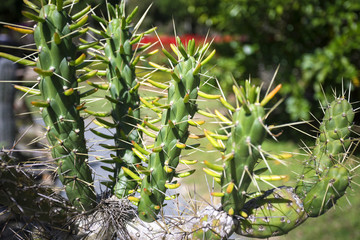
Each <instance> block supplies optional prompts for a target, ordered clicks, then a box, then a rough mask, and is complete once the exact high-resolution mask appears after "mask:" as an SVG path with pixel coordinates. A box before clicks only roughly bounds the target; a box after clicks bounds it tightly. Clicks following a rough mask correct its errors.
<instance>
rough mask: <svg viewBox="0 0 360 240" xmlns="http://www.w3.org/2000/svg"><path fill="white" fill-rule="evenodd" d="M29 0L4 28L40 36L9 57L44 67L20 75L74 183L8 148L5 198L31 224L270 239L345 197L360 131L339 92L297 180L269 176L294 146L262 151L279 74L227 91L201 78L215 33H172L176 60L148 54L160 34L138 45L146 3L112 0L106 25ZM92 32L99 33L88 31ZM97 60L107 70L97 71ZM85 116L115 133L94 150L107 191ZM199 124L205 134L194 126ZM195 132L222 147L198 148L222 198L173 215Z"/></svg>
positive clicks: (76, 233)
mask: <svg viewBox="0 0 360 240" xmlns="http://www.w3.org/2000/svg"><path fill="white" fill-rule="evenodd" d="M24 2H25V4H26V5H27V6H28V7H29V8H30V9H31V12H28V11H25V12H23V14H24V15H25V16H26V17H27V18H29V19H31V20H32V21H33V22H35V23H36V24H35V26H34V27H33V28H28V27H21V26H16V25H7V27H8V28H10V29H12V30H15V31H18V32H20V33H23V34H34V39H35V44H36V50H34V54H32V55H30V56H28V57H25V58H18V57H15V56H12V55H9V54H4V53H0V56H1V57H4V58H8V59H10V60H12V61H14V62H18V63H21V64H24V65H27V66H29V67H31V68H32V69H33V70H34V71H35V72H36V73H37V74H38V75H39V78H38V82H37V83H36V84H35V86H34V87H32V88H29V87H24V86H19V85H16V86H15V87H16V88H17V89H19V90H21V91H23V92H25V93H26V95H32V96H35V97H37V98H41V99H40V100H36V101H33V102H32V104H33V105H34V107H38V108H39V112H41V114H42V117H43V120H44V123H45V128H46V137H47V140H48V143H49V150H50V152H51V155H52V158H53V160H54V161H51V162H50V161H49V162H47V163H43V164H44V165H46V164H48V166H46V168H48V169H54V168H56V173H54V175H56V176H57V177H58V178H59V180H60V181H61V182H62V184H63V185H64V189H65V192H66V195H67V199H66V198H64V197H61V196H60V194H59V193H58V191H57V190H58V189H57V188H55V187H54V186H46V185H44V184H43V183H41V182H38V180H37V179H36V175H35V174H33V173H31V172H30V170H33V169H34V168H35V166H36V165H37V163H35V164H33V163H25V162H22V161H21V160H15V159H12V158H10V157H9V156H8V155H7V154H4V155H2V157H1V164H0V187H1V188H0V204H2V205H4V206H5V207H6V210H5V211H6V212H10V213H12V214H14V215H16V216H21V217H24V218H25V219H27V220H26V221H27V222H31V224H30V225H29V226H30V228H31V229H30V230H29V231H28V230H26V231H28V232H27V236H29V237H39V236H44V235H46V234H47V233H48V231H55V229H62V230H63V233H65V234H66V236H65V235H59V236H56V237H58V238H61V237H62V238H63V239H64V238H67V237H69V236H70V235H72V236H71V237H77V238H83V239H115V238H121V239H131V238H133V239H184V238H185V239H186V238H189V239H227V238H229V237H231V236H232V234H234V233H237V234H239V235H243V236H247V237H257V238H269V237H272V236H279V235H283V234H286V233H288V232H289V231H291V230H293V229H294V228H296V227H298V226H299V225H300V224H301V223H303V222H304V221H305V220H306V219H307V218H308V217H318V216H320V215H322V214H324V213H326V212H327V211H328V210H329V209H331V208H332V207H333V206H334V205H335V204H336V201H337V200H338V199H339V198H341V197H342V196H343V195H345V193H346V190H347V189H348V188H349V186H350V183H351V179H352V176H353V175H354V174H353V171H354V170H355V169H356V166H355V167H354V166H352V164H354V162H355V161H352V159H351V158H352V154H353V153H354V151H355V148H356V147H357V145H358V138H357V135H356V133H355V131H354V129H353V127H354V125H353V120H354V110H353V108H352V105H351V104H350V103H349V100H348V99H346V98H345V97H344V95H345V93H344V92H342V93H341V95H340V97H335V99H334V100H333V101H332V102H329V103H327V104H326V106H324V107H323V110H324V117H323V119H322V120H321V122H320V121H319V124H320V127H319V129H317V132H318V134H317V135H318V136H316V137H315V138H316V140H315V144H314V146H306V147H304V149H305V150H306V151H307V157H306V160H305V161H304V163H303V169H302V172H301V173H300V174H299V179H298V181H297V183H296V185H295V186H276V185H275V184H274V183H272V182H273V181H277V180H281V179H285V178H287V176H286V175H279V174H276V172H274V171H273V170H272V169H271V162H270V161H274V160H276V161H279V162H282V161H283V160H284V159H286V158H288V157H289V154H288V153H285V154H284V153H272V152H267V151H264V150H263V148H262V144H263V142H264V141H265V139H266V138H267V137H268V136H270V137H272V138H275V139H276V137H277V136H276V135H275V134H273V133H272V131H274V129H276V128H277V127H276V126H271V125H269V123H267V117H268V115H269V114H270V113H271V112H272V111H273V110H274V108H276V106H277V104H276V103H275V104H274V103H273V102H274V101H273V100H272V99H273V98H274V97H275V95H276V93H277V92H279V91H280V89H281V85H278V86H276V87H275V88H274V89H272V86H271V85H272V82H271V84H270V86H269V87H268V89H267V91H265V94H264V91H262V89H261V87H260V86H256V85H252V83H251V81H249V80H246V81H244V83H243V84H239V85H238V84H235V85H234V86H233V91H232V93H231V94H230V95H229V96H234V100H233V101H232V100H231V97H227V96H226V97H225V95H224V94H223V93H222V91H220V92H221V94H208V93H205V92H202V91H200V90H199V89H200V87H201V85H202V84H205V83H204V82H206V81H203V80H202V79H203V78H207V77H208V76H206V74H205V73H206V64H207V63H208V62H209V60H210V59H211V58H212V57H214V55H215V51H212V52H210V51H209V48H210V44H209V43H204V45H202V46H198V45H197V44H195V41H194V40H190V41H189V42H187V43H183V42H182V41H181V40H180V38H176V40H177V41H176V42H177V44H176V45H171V49H172V53H170V52H168V51H167V50H166V49H164V48H163V49H162V53H163V54H164V55H165V56H166V58H167V59H168V62H169V67H165V66H160V65H158V64H156V63H153V62H147V60H146V58H147V57H148V56H151V55H153V54H155V53H156V52H157V50H155V51H152V52H150V53H148V51H147V50H149V49H150V48H151V47H152V45H151V44H142V43H141V39H142V38H143V37H144V36H145V35H146V34H149V33H151V32H153V31H154V30H155V28H153V29H150V30H148V31H146V32H144V33H138V30H139V26H140V23H141V22H142V20H143V19H144V17H145V14H144V15H143V17H141V20H140V22H139V23H137V24H134V23H132V19H133V17H134V15H135V14H136V12H137V9H135V10H133V11H132V12H131V13H130V14H129V15H127V14H126V9H125V1H122V2H121V3H120V4H119V5H115V6H113V5H111V4H107V14H108V16H107V18H102V17H99V16H96V15H92V17H93V19H94V20H96V21H97V22H98V23H99V26H100V27H99V28H93V27H88V22H87V21H88V15H89V14H90V13H92V12H93V11H92V10H93V9H92V8H91V6H87V7H86V8H84V9H83V10H81V11H80V12H78V13H75V14H73V15H70V14H69V11H68V10H70V9H71V6H72V4H73V1H61V0H57V1H49V2H48V3H45V1H40V2H30V1H28V0H25V1H24ZM134 25H135V26H134ZM83 34H87V38H86V39H90V38H93V39H94V41H88V40H85V39H82V38H79V36H81V35H83ZM75 40H78V41H75ZM75 42H78V43H79V44H75ZM32 56H37V57H36V58H35V59H34V58H32ZM140 62H143V63H144V65H145V66H151V67H150V68H149V67H144V66H143V67H142V68H143V69H146V70H148V71H149V74H147V75H145V76H143V77H140V76H139V75H138V74H137V71H136V68H137V66H138V64H139V63H140ZM99 64H101V65H102V66H106V71H104V70H103V69H98V66H99ZM155 71H162V72H165V73H166V74H167V76H168V80H169V81H166V82H161V83H160V82H156V81H153V80H152V79H151V73H153V72H155ZM94 78H96V79H98V80H100V82H97V81H96V80H94ZM85 82H86V83H87V85H88V86H87V87H89V86H90V90H88V91H85V92H84V91H82V90H81V88H82V85H81V84H83V83H85ZM139 89H141V91H139ZM271 89H272V90H271ZM95 92H97V94H100V96H101V97H100V99H101V101H103V102H104V103H105V104H109V105H110V106H111V110H110V112H104V111H98V110H97V109H96V110H95V111H94V110H91V109H90V108H89V107H88V106H89V105H88V103H86V101H85V100H84V99H85V97H88V96H90V95H91V94H94V93H95ZM149 93H151V95H150V94H149ZM198 97H200V98H202V100H206V101H207V103H210V102H211V101H213V102H218V103H220V104H221V105H222V106H223V109H217V110H214V111H213V110H211V111H208V110H204V109H200V107H199V105H198V100H197V99H198ZM84 117H85V118H88V119H90V120H91V121H92V122H93V123H95V124H97V126H99V128H96V129H95V128H91V129H90V131H91V132H92V133H93V134H95V135H96V136H97V137H98V138H99V139H100V141H101V140H102V139H107V140H111V141H113V145H106V144H99V145H100V146H101V147H103V148H105V149H107V150H109V151H111V153H110V154H109V156H101V157H99V156H96V159H97V160H98V161H99V162H102V164H103V165H102V168H103V169H104V170H106V171H108V172H110V175H109V176H108V180H107V181H104V182H103V184H104V185H105V186H106V187H107V191H106V193H95V190H94V180H93V174H96V170H95V171H93V170H92V169H91V168H90V166H89V160H88V159H89V158H90V157H92V156H90V154H88V149H87V146H86V139H85V135H84V134H85V131H86V127H85V124H84V120H83V118H84ZM209 119H212V120H213V119H215V122H216V123H219V122H220V127H219V124H216V128H215V129H213V128H211V129H210V128H206V129H205V128H204V127H203V126H202V125H203V124H204V122H205V121H207V120H209ZM291 125H292V124H289V126H291ZM195 128H197V131H199V130H201V131H202V132H203V134H202V133H201V134H195V131H194V129H195ZM99 129H101V130H99ZM102 129H106V131H107V132H108V133H106V134H105V133H104V132H103V131H102ZM189 138H192V139H195V140H196V139H200V138H206V139H207V141H208V142H209V144H210V145H211V146H212V147H213V148H214V149H216V151H218V152H220V154H221V156H222V157H221V159H218V160H219V161H216V159H202V160H203V163H204V165H205V166H204V168H203V171H204V172H205V173H206V174H207V175H210V176H211V177H212V178H213V179H214V182H216V183H217V184H218V185H219V186H218V187H219V191H218V192H217V191H214V192H212V193H211V195H212V196H213V197H220V198H221V204H219V205H218V206H211V205H210V204H209V205H208V206H207V207H205V208H202V209H200V208H197V207H196V206H195V207H193V209H192V211H183V212H182V213H180V214H179V215H178V216H166V214H164V211H165V205H166V203H165V200H170V201H173V202H175V203H177V204H178V201H179V199H178V198H177V196H178V195H179V194H178V192H177V190H178V189H179V188H180V187H181V179H182V178H184V177H188V176H191V175H192V174H193V173H194V171H195V169H192V168H190V167H189V165H191V164H194V163H196V162H197V161H191V160H185V159H183V158H182V157H183V155H184V154H185V153H186V152H185V151H186V150H188V149H191V150H197V149H198V147H199V145H200V143H196V144H189V143H188V139H189ZM8 152H11V151H8ZM199 160H200V159H199ZM219 163H220V164H219ZM260 163H264V164H265V165H266V168H263V167H260ZM181 165H182V166H185V167H186V168H182V167H179V166H181ZM260 182H263V183H266V184H268V186H270V187H269V188H268V187H263V185H261V184H259V183H260ZM265 186H266V185H265ZM253 189H256V190H255V192H254V190H253ZM101 194H102V195H101ZM131 203H133V205H135V206H133V205H132V204H131ZM76 215H78V216H76ZM39 226H41V227H39ZM49 229H50V230H49ZM69 229H70V230H69ZM49 236H51V237H53V238H56V237H55V236H54V234H52V235H49ZM60 236H61V237H60Z"/></svg>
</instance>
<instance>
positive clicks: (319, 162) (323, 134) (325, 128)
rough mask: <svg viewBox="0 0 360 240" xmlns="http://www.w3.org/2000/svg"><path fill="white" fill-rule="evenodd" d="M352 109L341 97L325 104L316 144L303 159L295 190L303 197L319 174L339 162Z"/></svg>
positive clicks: (348, 142) (343, 150) (348, 141)
mask: <svg viewBox="0 0 360 240" xmlns="http://www.w3.org/2000/svg"><path fill="white" fill-rule="evenodd" d="M353 120H354V111H353V109H352V106H351V104H350V103H349V102H348V101H347V100H346V99H345V98H344V97H340V98H337V99H335V100H334V101H333V102H331V103H330V104H328V106H327V107H326V111H325V115H324V118H323V120H322V122H321V124H320V134H319V135H318V137H317V139H316V142H315V147H314V149H313V151H312V154H311V156H310V158H309V159H308V160H307V161H306V162H305V165H304V169H303V173H302V175H301V177H300V179H299V182H298V184H297V187H296V193H297V194H298V195H299V196H301V197H305V196H306V194H307V193H308V192H309V191H310V190H311V188H312V187H313V186H314V185H315V184H316V183H317V182H318V181H320V176H321V175H322V173H323V172H326V171H327V170H328V169H329V168H331V167H332V166H334V165H335V164H338V163H339V162H341V160H342V159H343V158H344V154H346V153H345V152H346V149H347V148H348V147H349V145H350V143H351V140H350V139H349V135H350V133H351V125H352V122H353Z"/></svg>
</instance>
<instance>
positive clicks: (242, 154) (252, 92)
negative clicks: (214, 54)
mask: <svg viewBox="0 0 360 240" xmlns="http://www.w3.org/2000/svg"><path fill="white" fill-rule="evenodd" d="M280 88H281V85H279V86H277V87H276V88H275V89H274V90H273V91H272V92H270V93H269V94H268V95H267V96H266V97H265V98H264V99H263V100H262V101H261V102H260V101H259V100H260V88H259V87H256V86H251V85H250V81H246V82H245V88H243V87H240V88H239V87H237V86H233V91H234V94H235V96H236V97H237V101H238V104H237V106H238V107H237V108H235V107H233V106H232V105H231V104H230V103H228V102H227V101H226V100H225V99H224V98H223V97H221V96H219V97H216V98H217V99H219V100H220V102H221V103H222V104H223V105H224V106H225V107H226V108H227V109H228V110H229V112H231V119H229V118H227V117H225V116H224V115H223V114H221V113H220V112H219V111H217V110H215V115H214V116H215V117H216V118H218V119H219V120H220V121H222V122H223V123H224V124H226V125H229V126H230V127H231V132H230V133H229V134H228V135H227V136H221V135H218V134H214V133H211V132H209V131H206V130H205V131H204V132H205V136H206V137H207V139H208V140H209V141H210V143H211V144H212V145H213V146H214V147H215V148H216V149H218V150H220V151H221V152H222V153H223V160H224V161H223V166H219V167H220V168H219V167H216V166H211V164H209V163H208V164H207V166H208V168H204V171H205V172H206V173H208V174H209V175H211V176H213V177H214V178H215V181H217V182H220V185H221V191H222V194H220V195H221V196H222V199H221V202H222V207H223V209H224V211H225V212H227V213H228V214H229V215H239V214H240V213H241V209H242V207H243V206H244V204H245V201H246V198H247V197H246V192H247V189H248V187H249V185H250V183H251V182H252V181H254V177H255V176H254V174H253V171H254V167H255V164H257V163H258V159H259V158H261V153H260V152H261V144H262V142H263V141H264V139H265V136H266V132H267V129H266V126H265V125H264V123H263V121H264V119H265V110H264V107H263V106H264V105H266V104H267V102H268V101H269V100H270V99H271V98H273V96H274V95H275V94H276V93H277V92H278V91H279V90H280ZM202 95H203V97H205V98H209V99H215V97H214V96H216V95H213V96H208V95H205V94H202ZM239 103H240V105H239ZM222 141H226V144H224V143H223V142H222ZM220 172H221V173H220Z"/></svg>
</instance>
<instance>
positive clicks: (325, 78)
mask: <svg viewBox="0 0 360 240" xmlns="http://www.w3.org/2000/svg"><path fill="white" fill-rule="evenodd" d="M181 2H183V4H184V8H186V9H187V10H188V12H189V14H191V15H192V16H194V17H196V19H197V21H198V23H200V24H204V25H206V26H209V27H211V31H212V32H213V31H215V32H218V33H221V34H229V35H231V36H233V37H234V38H233V40H232V41H230V42H228V43H223V44H218V45H217V46H215V47H216V48H218V51H217V53H218V57H219V58H218V59H216V61H214V64H216V65H217V67H218V68H217V71H216V72H215V73H216V75H217V76H218V78H219V80H221V84H222V85H223V87H225V89H226V88H229V87H230V86H231V85H232V81H233V80H232V76H233V77H234V78H235V79H238V80H240V79H241V80H244V79H245V78H246V77H247V76H248V75H251V76H255V77H256V76H260V75H261V73H263V72H264V71H265V72H267V73H271V74H272V73H273V72H274V71H275V69H276V66H277V65H278V64H280V71H279V75H278V77H277V82H279V81H280V82H283V84H284V89H283V93H284V94H287V95H288V96H289V97H288V98H287V100H286V110H287V112H288V113H289V114H290V115H291V120H296V119H308V118H309V111H310V110H312V109H311V106H316V107H317V106H318V105H317V104H311V103H312V102H317V101H318V100H323V99H324V96H323V93H322V90H321V87H320V86H323V87H324V89H325V92H326V93H328V94H331V93H332V89H331V88H334V89H335V88H336V89H338V91H339V89H341V87H342V80H343V79H344V85H345V89H346V88H347V87H348V86H349V84H350V83H351V82H352V83H353V85H355V87H356V88H357V89H356V90H357V93H355V94H357V95H359V94H360V90H359V86H360V82H359V80H358V77H359V66H360V21H359V20H360V19H359V13H360V2H359V1H358V0H348V1H344V0H330V1H322V0H268V1H259V0H231V1H230V0H222V1H218V0H181ZM239 36H243V37H245V41H240V40H239V38H237V37H239ZM220 76H221V77H220ZM268 78H269V79H267V80H270V79H271V75H270V77H268ZM265 85H266V83H265ZM338 94H339V92H338Z"/></svg>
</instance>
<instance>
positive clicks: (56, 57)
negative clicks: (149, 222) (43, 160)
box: [26, 0, 96, 211]
mask: <svg viewBox="0 0 360 240" xmlns="http://www.w3.org/2000/svg"><path fill="white" fill-rule="evenodd" d="M61 3H62V1H60V0H58V1H56V5H55V4H52V3H49V4H47V5H45V6H44V7H43V8H41V10H40V14H39V16H36V17H33V16H32V15H29V14H26V16H29V17H30V18H32V19H33V20H35V21H36V22H37V25H36V27H35V29H34V38H35V43H36V46H37V49H38V61H37V64H36V68H35V69H34V70H35V71H36V72H37V73H38V74H39V76H40V83H39V89H40V92H41V96H42V98H43V102H46V103H47V105H46V106H45V105H44V106H43V107H42V108H41V112H42V116H43V119H44V122H45V125H46V127H47V132H46V135H47V138H48V140H49V142H50V144H51V154H52V157H53V158H54V159H55V160H56V163H57V165H58V174H59V178H60V180H61V182H62V183H63V185H64V186H65V191H66V194H67V196H68V198H69V200H70V202H71V204H72V205H74V206H75V207H76V208H77V210H78V211H84V210H90V209H91V208H92V207H93V206H94V203H95V199H96V196H95V192H94V187H93V178H92V173H91V170H90V168H89V166H88V163H87V158H88V156H87V149H86V143H85V139H84V122H83V119H82V118H81V117H80V113H79V110H78V109H77V106H78V105H80V97H79V93H78V92H77V91H74V92H73V93H72V94H65V91H67V90H68V89H77V87H78V84H77V77H76V69H77V63H78V62H77V61H76V60H77V51H76V50H77V48H76V46H75V45H74V44H73V37H75V36H76V34H77V33H78V32H79V31H78V30H77V29H78V28H79V27H81V25H82V24H84V23H83V22H80V20H79V21H78V22H75V23H74V22H73V21H72V19H71V17H70V16H69V15H68V14H67V13H66V11H64V10H63V9H62V7H61V6H62V4H61ZM34 16H35V15H34ZM85 16H86V15H85ZM35 105H36V104H35Z"/></svg>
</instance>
